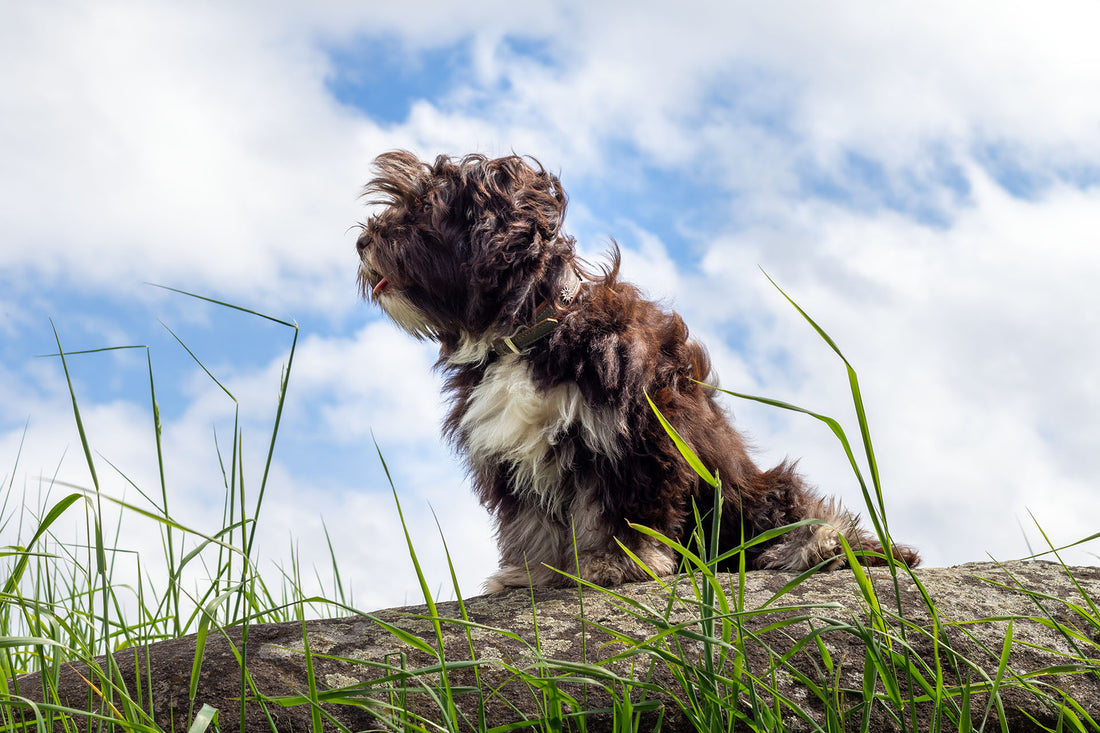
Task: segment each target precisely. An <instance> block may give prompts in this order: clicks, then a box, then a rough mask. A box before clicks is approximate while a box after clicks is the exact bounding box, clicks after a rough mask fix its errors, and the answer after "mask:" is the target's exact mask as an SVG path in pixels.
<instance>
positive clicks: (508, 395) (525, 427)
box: [460, 356, 618, 514]
mask: <svg viewBox="0 0 1100 733" xmlns="http://www.w3.org/2000/svg"><path fill="white" fill-rule="evenodd" d="M460 426H461V431H462V434H463V435H464V436H465V438H466V444H467V445H466V447H467V450H468V451H469V460H470V461H471V462H472V463H474V464H475V465H485V466H487V465H492V464H494V463H497V464H499V463H503V464H506V465H508V466H509V467H510V468H511V469H512V470H511V474H512V491H513V492H515V493H516V494H517V495H520V496H525V497H526V498H529V499H532V500H534V501H535V502H536V503H538V504H539V505H541V506H542V507H543V508H544V509H546V510H548V511H550V512H551V513H554V514H558V513H560V512H561V511H562V510H563V509H564V508H565V506H567V505H568V503H569V501H570V498H571V495H572V493H573V491H574V489H575V487H574V483H573V480H572V472H571V469H572V465H571V460H572V452H571V451H557V450H555V446H556V445H557V444H558V443H559V442H560V441H561V439H562V438H563V437H564V436H565V435H566V434H567V433H569V432H570V431H573V432H574V434H577V435H579V436H580V438H581V439H582V440H583V441H584V443H585V444H586V445H587V447H588V448H589V449H590V450H592V451H597V452H600V453H603V454H606V455H612V456H613V455H616V454H617V452H618V441H617V439H616V430H615V429H614V425H613V423H612V417H611V414H610V412H609V411H606V410H602V409H597V408H592V407H589V406H588V405H586V404H585V402H584V400H583V398H582V397H581V393H580V390H579V389H578V388H577V385H576V384H573V383H572V382H568V383H564V384H559V385H557V386H555V387H552V388H550V389H546V390H543V389H539V388H538V387H537V386H536V385H535V383H534V382H533V381H532V379H531V375H530V373H529V371H528V368H527V365H526V364H525V363H524V362H522V361H520V360H519V359H518V358H517V357H515V356H508V357H505V358H503V359H501V360H500V361H498V362H496V363H494V364H492V365H491V366H489V367H488V368H487V369H486V370H485V376H484V378H483V379H482V380H481V382H480V383H479V384H478V385H477V387H475V388H474V391H473V393H472V394H471V396H470V400H469V402H468V403H467V409H466V413H465V414H464V415H463V416H462V420H461V423H460Z"/></svg>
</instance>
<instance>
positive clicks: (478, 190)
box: [357, 151, 575, 347]
mask: <svg viewBox="0 0 1100 733" xmlns="http://www.w3.org/2000/svg"><path fill="white" fill-rule="evenodd" d="M374 167H375V170H376V171H377V176H376V177H375V178H374V179H373V180H371V182H370V183H368V184H367V187H366V191H365V195H366V196H368V197H369V203H371V204H375V205H380V206H381V207H382V208H381V209H380V210H379V211H377V212H376V213H375V214H374V215H373V216H371V217H370V218H369V219H368V220H367V222H366V223H365V224H363V225H362V233H361V234H360V236H359V240H358V243H357V248H358V250H359V258H360V265H359V286H360V289H361V291H362V294H363V297H364V298H369V299H371V300H373V301H374V302H375V303H377V304H378V305H379V306H381V307H382V309H383V310H384V311H385V312H386V313H387V314H388V315H389V316H390V318H392V319H393V320H394V321H395V322H396V323H397V324H398V325H399V326H401V327H402V328H404V329H405V330H406V331H408V332H409V333H411V334H413V335H414V336H416V337H417V338H432V339H436V340H438V341H440V342H441V343H442V344H444V345H445V346H447V345H449V346H452V347H453V346H454V345H455V344H457V343H458V341H459V340H461V339H463V338H472V339H475V340H482V339H484V338H487V337H488V338H492V337H496V336H503V335H507V334H509V333H511V332H512V331H514V330H515V329H516V327H517V326H519V325H521V324H522V323H523V322H524V320H525V319H527V318H529V317H530V316H531V314H532V313H533V312H534V310H535V308H536V305H537V303H538V302H540V301H541V300H544V299H546V298H547V297H548V296H549V295H550V293H552V292H553V291H554V289H555V287H557V283H559V282H560V279H561V277H562V276H563V273H565V272H566V271H567V270H568V269H569V268H571V267H572V266H573V265H572V263H573V261H574V259H575V255H574V250H573V240H572V239H571V238H569V237H566V236H563V235H561V233H560V232H559V227H560V226H561V220H562V217H563V216H564V214H565V204H566V197H565V193H564V192H563V191H562V189H561V184H560V182H559V181H558V178H557V177H556V176H554V175H553V174H552V173H549V172H547V171H546V170H545V169H544V168H543V167H542V166H541V165H539V164H538V163H537V162H536V161H533V160H530V161H529V160H528V159H524V158H520V157H518V156H514V155H513V156H509V157H505V158H496V159H489V158H486V157H485V156H482V155H467V156H465V157H463V158H460V159H455V158H450V157H447V156H442V155H441V156H439V157H438V158H436V160H435V162H434V163H426V162H423V161H421V160H419V159H417V157H416V156H414V155H413V154H411V153H408V152H404V151H398V152H392V153H385V154H383V155H380V156H378V158H377V159H375V161H374Z"/></svg>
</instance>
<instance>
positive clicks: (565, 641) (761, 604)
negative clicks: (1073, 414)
mask: <svg viewBox="0 0 1100 733" xmlns="http://www.w3.org/2000/svg"><path fill="white" fill-rule="evenodd" d="M1071 574H1072V579H1071V577H1070V574H1067V573H1066V571H1065V569H1063V568H1062V567H1061V566H1059V565H1057V564H1052V563H1045V562H1011V563H1004V564H1000V565H999V564H994V563H969V564H966V565H960V566H957V567H953V568H928V569H921V570H918V571H916V578H917V579H918V580H919V581H920V585H921V586H923V587H924V589H925V591H926V593H927V595H928V597H930V598H931V600H932V601H933V602H934V603H933V605H934V606H935V609H936V614H935V618H933V614H932V613H931V612H930V610H929V604H928V603H926V601H925V597H924V594H922V592H921V589H920V587H919V586H918V584H917V583H915V582H914V581H913V579H912V578H911V577H910V576H909V575H908V574H907V573H906V572H905V571H899V575H898V576H897V589H898V591H899V592H898V594H897V595H895V582H894V580H893V579H892V578H891V576H890V574H889V573H888V572H887V570H886V569H881V568H879V569H874V570H871V571H868V573H867V575H868V578H869V579H870V581H871V583H872V584H873V587H874V588H875V591H876V592H875V597H876V598H877V603H878V607H877V608H875V606H874V604H871V603H869V602H868V600H867V597H866V595H865V594H864V593H863V592H861V589H860V586H859V584H858V582H857V578H856V576H855V575H854V574H853V573H852V572H850V571H840V572H835V573H820V574H817V575H814V576H811V577H809V578H807V579H805V580H804V581H803V582H801V583H799V584H797V585H796V586H795V587H793V588H790V589H786V588H787V586H788V585H789V584H790V583H791V582H792V581H793V580H794V577H795V576H793V575H790V574H785V573H776V572H765V571H757V572H752V573H748V574H747V575H746V576H745V587H744V591H743V596H742V602H741V603H740V604H736V603H734V605H733V608H732V609H731V614H732V615H729V616H727V617H726V620H727V622H728V623H729V624H730V625H731V626H730V628H731V629H732V631H731V632H730V633H733V634H739V635H740V639H741V642H740V643H739V644H735V645H734V646H723V645H722V644H721V643H712V644H710V645H709V646H707V645H705V643H704V641H703V637H704V636H705V633H704V632H705V629H704V627H703V626H701V625H700V624H699V623H698V619H699V617H700V613H701V612H700V607H699V605H698V603H697V601H696V597H697V596H696V592H695V591H694V590H693V588H692V586H691V583H690V582H689V580H688V579H686V578H681V579H680V580H679V581H678V582H677V583H676V584H675V586H674V588H673V589H672V592H671V593H670V589H669V588H668V587H667V586H665V585H662V584H660V583H657V582H648V583H636V584H630V585H624V586H621V587H618V588H615V589H612V591H613V592H612V593H604V592H600V591H598V590H594V589H585V590H584V591H583V592H581V591H578V589H577V588H572V589H562V588H557V589H536V590H534V591H529V590H515V591H511V592H508V593H504V594H500V595H496V596H480V597H477V598H471V599H467V600H466V602H465V613H466V618H467V619H468V621H467V622H456V621H455V620H456V619H462V618H463V615H462V610H461V608H460V607H459V605H458V604H457V603H456V602H448V603H440V604H438V606H437V615H438V617H439V618H441V619H447V620H446V621H443V622H442V623H440V625H439V629H440V631H439V633H441V634H442V637H443V647H444V657H445V659H446V660H447V662H448V663H451V664H452V665H453V666H452V667H451V668H450V669H449V671H448V674H447V675H446V684H448V685H449V686H450V689H451V698H452V699H453V701H454V703H453V704H454V708H453V709H451V708H450V707H448V704H447V703H446V698H445V697H444V696H443V695H442V694H441V693H440V689H441V688H442V687H443V684H444V682H443V679H442V677H441V675H440V674H439V669H438V664H439V659H438V657H437V656H436V653H435V651H434V650H435V649H437V648H438V646H437V642H436V633H437V631H436V627H435V625H434V624H433V621H432V619H431V618H430V617H429V616H430V614H429V612H428V609H427V607H425V606H416V607H409V608H400V609H390V610H385V611H379V612H377V613H373V614H369V615H361V616H352V617H348V618H334V619H326V620H314V621H306V622H304V624H298V623H284V624H271V625H262V626H259V625H258V626H252V627H250V628H249V629H248V631H247V643H243V640H242V629H240V628H231V629H226V630H224V631H211V633H210V634H209V636H208V637H207V639H206V642H205V648H204V653H203V656H202V665H201V672H200V674H199V677H198V685H197V688H196V694H195V697H194V700H191V699H190V696H189V681H190V679H191V671H192V665H193V663H194V660H195V658H196V654H195V652H196V637H195V636H188V637H183V638H179V639H173V640H169V641H164V642H160V643H156V644H152V645H149V646H148V647H143V648H139V649H132V650H126V651H123V652H119V653H118V654H116V655H115V659H116V660H117V663H118V665H119V668H120V670H121V675H122V678H123V679H124V681H125V684H126V686H127V688H128V689H129V690H130V695H131V697H132V699H134V700H136V701H139V702H140V704H141V705H142V706H143V707H144V709H146V710H151V711H152V719H153V720H154V721H155V723H156V725H158V726H160V727H162V728H163V729H165V730H176V731H185V730H187V729H188V727H189V726H190V725H191V723H192V721H193V719H194V715H195V714H196V713H197V712H198V711H199V709H200V708H201V707H202V706H203V705H204V704H206V705H210V706H212V707H213V708H216V709H217V710H218V711H219V716H220V720H219V727H220V729H221V730H223V731H226V730H238V729H240V730H244V731H271V730H277V731H291V730H294V731H306V730H311V729H324V730H338V729H339V726H344V727H346V728H348V729H350V730H369V729H379V728H387V727H389V726H390V725H393V723H392V722H391V723H390V724H388V725H387V724H386V723H385V722H384V720H383V719H384V718H385V716H387V715H389V716H396V717H399V716H401V715H407V716H409V717H410V719H412V720H428V721H437V720H441V719H443V718H447V717H451V716H453V717H454V719H456V720H458V721H459V723H458V726H457V728H458V729H460V730H469V729H477V728H478V727H479V726H484V727H493V726H496V725H503V724H506V723H510V722H515V721H522V720H524V719H531V718H535V719H537V718H539V717H541V716H542V715H544V714H546V713H547V712H548V711H549V712H551V713H552V714H555V715H561V716H564V720H563V727H564V729H566V730H569V729H573V730H577V729H579V723H578V720H577V719H576V718H570V717H569V716H570V715H571V714H573V713H579V712H581V711H582V710H583V711H587V712H586V713H585V717H584V722H585V725H586V728H587V730H588V731H601V730H610V729H611V723H612V720H613V718H614V710H615V708H618V712H619V714H620V715H623V714H625V711H627V710H629V711H631V714H633V715H635V716H637V717H639V718H640V719H641V730H652V729H654V726H656V725H658V724H659V725H660V727H661V730H663V731H681V730H694V729H695V727H696V726H695V724H694V723H693V720H692V715H693V714H694V713H693V711H692V709H691V706H690V705H688V704H687V703H688V702H689V701H690V700H691V699H692V696H693V695H694V696H695V698H696V699H700V697H701V696H700V694H699V693H700V691H701V690H703V689H704V688H705V687H706V686H707V684H708V682H707V680H711V681H713V680H715V679H717V680H718V682H717V684H716V686H715V687H714V692H713V694H716V695H719V696H722V695H726V696H729V699H733V697H734V696H735V697H736V699H737V700H738V701H739V702H738V705H739V709H740V710H741V711H747V710H749V709H750V708H751V707H752V706H754V705H755V706H756V707H757V709H760V708H763V709H766V710H767V711H771V712H772V713H778V714H779V715H780V716H781V717H782V718H783V722H784V725H785V726H786V729H787V730H809V729H812V728H813V727H814V723H818V724H822V725H824V724H825V720H824V717H823V716H824V715H825V713H824V712H823V711H824V709H825V706H824V704H823V701H822V700H823V698H825V699H829V700H832V701H833V705H832V707H833V709H834V710H837V709H839V710H840V711H841V712H842V713H843V715H844V716H845V717H844V719H843V720H842V721H841V722H840V723H838V724H836V725H835V727H837V728H839V727H843V728H845V729H852V730H858V729H859V728H860V725H861V724H862V723H863V722H864V720H866V722H867V723H869V725H870V729H871V730H896V729H901V728H902V727H905V728H908V729H916V730H930V729H932V728H933V727H934V723H933V720H932V719H933V718H934V717H937V716H939V717H940V718H941V720H940V723H941V727H942V729H945V730H957V729H958V728H959V722H958V721H959V719H960V718H961V717H963V716H966V715H969V716H970V719H971V720H972V721H973V723H974V725H975V726H977V725H979V724H980V723H981V722H982V720H983V717H984V716H986V715H987V710H989V712H988V715H990V716H991V717H990V720H989V722H988V729H990V730H998V729H1000V725H999V724H998V723H997V722H996V717H997V716H998V715H1001V716H1003V718H1004V720H1005V721H1006V723H1007V726H1008V729H1009V730H1012V731H1016V732H1018V731H1031V730H1034V731H1039V730H1043V729H1044V726H1045V727H1046V728H1049V729H1053V728H1055V727H1056V726H1057V725H1058V723H1059V717H1060V716H1063V725H1064V726H1065V728H1064V729H1065V730H1072V729H1073V727H1072V726H1071V725H1070V724H1069V723H1070V722H1071V720H1070V719H1068V718H1065V717H1064V716H1065V713H1064V712H1060V710H1062V709H1063V708H1065V707H1067V706H1068V707H1070V709H1072V710H1074V711H1076V713H1075V714H1076V715H1077V716H1078V717H1081V716H1082V711H1087V712H1088V713H1089V714H1092V715H1093V716H1094V717H1100V716H1098V714H1100V661H1098V657H1100V653H1098V649H1100V642H1098V639H1100V634H1098V628H1097V626H1096V625H1095V624H1096V623H1097V619H1096V617H1095V613H1091V614H1090V612H1089V610H1088V609H1089V605H1088V604H1089V601H1087V600H1086V599H1085V598H1082V597H1081V591H1083V592H1084V594H1085V596H1087V597H1088V598H1091V599H1100V568H1092V567H1085V568H1072V569H1071ZM719 578H720V580H721V583H722V585H723V586H724V594H725V595H726V596H727V597H728V598H729V599H731V601H730V602H731V603H733V600H732V599H734V598H736V597H738V594H739V593H740V591H739V590H738V578H737V576H736V575H731V576H725V575H723V576H719ZM1074 579H1075V581H1076V584H1075V582H1074ZM1078 586H1079V587H1080V591H1079V589H1078ZM785 589H786V590H785ZM777 594H778V597H776V596H777ZM720 595H721V594H720ZM738 608H740V609H742V613H740V614H737V609H738ZM899 608H900V613H899ZM1090 615H1091V619H1090ZM902 619H904V620H902ZM678 624H683V625H684V626H683V628H684V633H681V634H679V635H677V636H670V635H663V636H662V635H661V634H662V632H663V631H664V630H665V629H668V628H670V627H671V626H675V625H678ZM715 627H716V629H717V631H716V632H715V634H716V635H717V636H719V637H721V634H722V621H721V620H718V621H716V622H715ZM303 628H304V632H305V633H304V635H303ZM1010 630H1011V634H1009V631H1010ZM654 637H658V638H654ZM730 638H736V636H730V635H729V634H727V639H730ZM867 638H872V639H874V640H875V641H874V642H873V643H871V644H870V646H869V645H868V643H867V642H866V639H867ZM1006 639H1007V640H1008V643H1007V644H1006ZM304 640H305V641H308V654H307V653H306V644H305V643H304ZM647 640H648V642H647ZM640 642H647V645H648V647H649V648H651V649H653V650H655V651H652V652H650V653H646V654H642V653H638V644H639V643H640ZM868 648H871V649H873V650H875V651H874V654H877V655H879V658H880V660H881V661H880V663H879V664H880V665H881V666H882V667H884V668H886V669H895V670H897V671H898V674H897V677H896V679H897V680H899V682H898V683H897V684H898V685H899V688H898V690H899V693H898V694H899V696H898V697H894V696H893V695H892V692H891V690H892V688H893V682H892V681H890V682H888V683H886V682H884V680H883V679H882V678H881V676H877V675H867V674H865V670H867V669H868V666H867V659H868V654H869V653H868V651H867V650H868ZM471 650H472V651H471ZM735 650H736V651H735ZM740 652H743V655H744V656H742V655H741V653H740ZM238 654H243V656H244V659H245V660H246V668H247V670H248V675H249V682H248V685H247V686H246V687H245V689H244V690H243V692H242V675H241V670H240V666H239V663H238V661H237V660H238V656H237V655H238ZM708 657H709V659H710V660H711V661H710V662H709V664H708ZM471 659H476V660H478V662H479V664H477V665H472V664H469V663H468V662H469V660H471ZM937 659H938V660H939V664H938V665H937V663H936V660H937ZM682 660H686V663H685V662H684V661H682ZM1002 660H1003V662H1004V664H1003V666H1002V665H1001V662H1002ZM464 662H467V663H466V664H463V663H464ZM100 663H101V664H102V660H100ZM719 667H720V668H719ZM708 668H713V671H710V672H707V671H706V670H708ZM906 668H911V669H915V670H916V671H917V673H918V674H916V675H907V674H905V673H904V670H905V669H906ZM937 668H938V669H941V670H943V676H942V679H940V680H939V681H937V677H936V672H935V670H936V669H937ZM999 669H1000V674H999V675H998V670H999ZM425 670H426V671H425ZM413 671H416V672H417V674H416V675H411V674H410V673H411V672H413ZM521 672H522V673H523V674H524V675H527V676H529V678H533V679H534V682H531V681H525V680H524V679H522V678H521V675H520V674H519V673H521ZM87 677H88V674H87V671H86V670H85V669H81V668H79V667H72V668H69V669H66V670H65V671H64V672H63V673H62V675H61V689H60V690H59V692H58V695H59V697H60V699H61V701H62V702H63V703H65V704H68V705H71V706H74V707H78V708H80V709H94V710H96V711H98V712H104V713H105V714H107V715H111V714H113V713H111V711H110V708H109V707H106V706H103V705H102V704H101V701H102V699H103V698H102V696H101V695H99V694H97V693H93V692H90V691H89V685H88V682H86V681H85V678H87ZM138 678H139V679H140V683H139V682H138V681H137V679H138ZM311 679H312V689H313V691H314V692H313V696H314V699H317V700H321V701H323V702H321V704H319V705H316V706H314V705H311V704H308V703H307V702H304V700H305V698H307V697H309V696H310V694H311V693H310V690H311ZM700 680H701V681H700ZM960 682H969V683H970V685H969V689H970V690H971V693H970V694H969V695H968V696H967V697H965V698H964V697H963V696H962V695H961V694H954V695H951V694H950V693H952V692H953V691H956V692H957V690H956V688H955V687H954V686H955V685H956V684H958V683H960ZM18 684H19V690H20V694H22V695H26V696H28V697H31V698H35V697H37V699H41V692H40V691H38V690H39V687H40V682H39V680H38V678H37V676H35V675H26V676H24V677H22V678H20V679H19V680H18ZM922 685H926V686H927V687H928V688H929V689H932V690H935V689H937V685H939V688H940V689H942V690H943V691H944V692H943V693H938V694H937V695H934V696H933V697H940V698H941V699H943V698H946V699H948V700H949V702H948V703H947V704H946V705H944V706H941V707H940V709H939V710H937V709H936V708H935V706H934V705H933V704H932V703H930V702H928V701H927V700H928V697H929V695H927V694H926V690H925V689H924V688H923V687H922ZM688 688H690V689H688ZM990 688H995V689H996V690H997V693H998V694H997V696H996V700H995V704H993V705H992V706H990V704H989V703H990V698H989V694H988V691H989V689H990ZM36 691H37V692H36ZM1065 695H1068V696H1069V697H1070V698H1072V700H1073V702H1072V703H1069V702H1067V701H1066V698H1065ZM295 696H300V697H298V698H297V699H295ZM867 696H870V699H871V702H870V703H865V700H866V699H867ZM703 697H705V696H703ZM114 698H115V699H114V705H115V707H118V708H121V703H120V701H119V696H118V695H117V694H116V695H115V696H114ZM242 699H244V700H245V702H244V703H243V704H242V702H241V700H242ZM261 699H263V700H264V701H263V702H261V701H260V700H261ZM899 699H900V700H902V701H903V702H902V703H901V705H900V706H899V705H898V704H897V701H898V700H899ZM911 700H916V702H915V703H910V702H909V701H911ZM574 708H576V709H574ZM998 710H1000V711H1001V712H998ZM966 711H968V712H966ZM19 714H21V715H23V717H24V719H26V720H28V721H30V720H33V714H31V713H30V712H29V709H27V708H19ZM479 716H480V717H479ZM902 721H904V722H903V723H902ZM318 724H319V726H320V728H315V726H316V725H318ZM337 724H339V725H337Z"/></svg>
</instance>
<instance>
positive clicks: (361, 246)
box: [355, 232, 367, 257]
mask: <svg viewBox="0 0 1100 733" xmlns="http://www.w3.org/2000/svg"><path fill="white" fill-rule="evenodd" d="M366 248H367V233H366V232H363V233H362V234H360V235H359V239H357V240H356V241H355V251H356V252H358V253H359V256H360V257H362V256H363V251H364V250H365V249H366Z"/></svg>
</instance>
